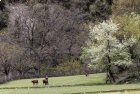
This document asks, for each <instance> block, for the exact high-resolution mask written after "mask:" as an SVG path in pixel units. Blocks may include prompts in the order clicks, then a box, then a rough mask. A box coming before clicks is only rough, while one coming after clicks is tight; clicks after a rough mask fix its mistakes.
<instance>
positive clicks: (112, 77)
mask: <svg viewBox="0 0 140 94" xmlns="http://www.w3.org/2000/svg"><path fill="white" fill-rule="evenodd" d="M107 60H108V65H107V79H109V80H110V81H111V82H113V83H114V82H116V80H115V77H114V74H113V72H112V70H111V59H110V57H109V56H107Z"/></svg>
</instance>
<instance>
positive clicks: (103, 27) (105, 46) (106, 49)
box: [82, 20, 136, 82]
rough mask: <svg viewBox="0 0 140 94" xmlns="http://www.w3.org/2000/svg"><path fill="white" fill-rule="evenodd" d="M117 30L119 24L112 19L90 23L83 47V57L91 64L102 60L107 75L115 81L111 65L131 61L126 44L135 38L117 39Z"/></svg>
mask: <svg viewBox="0 0 140 94" xmlns="http://www.w3.org/2000/svg"><path fill="white" fill-rule="evenodd" d="M117 31H119V25H117V24H115V23H113V21H112V20H108V21H104V22H102V23H100V24H98V25H95V26H91V25H90V33H89V39H88V40H87V41H86V46H85V47H83V54H82V58H83V59H90V60H91V62H92V64H99V63H100V62H104V64H105V66H106V70H107V77H108V79H109V80H110V81H111V82H115V77H114V75H113V70H112V69H111V66H112V65H117V66H119V65H129V64H131V63H132V60H131V56H130V53H129V51H128V46H132V45H133V43H135V41H136V40H135V38H133V37H132V38H129V39H128V38H127V39H126V38H125V36H123V39H118V38H116V36H115V33H116V32H117Z"/></svg>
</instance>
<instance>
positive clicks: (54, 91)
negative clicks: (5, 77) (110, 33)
mask: <svg viewBox="0 0 140 94" xmlns="http://www.w3.org/2000/svg"><path fill="white" fill-rule="evenodd" d="M36 79H38V80H39V84H38V85H36V86H33V85H32V83H31V81H32V80H33V79H24V80H16V81H10V82H7V83H5V84H1V85H0V94H39V93H40V94H84V93H85V94H140V92H139V91H134V92H133V91H132V92H117V93H102V91H114V90H115V91H116V90H126V89H140V85H139V84H120V85H115V84H114V85H105V84H104V79H105V74H103V73H101V74H94V75H93V74H91V75H89V76H88V77H85V76H84V75H77V76H66V77H52V78H49V85H48V86H43V84H42V80H43V78H36ZM95 92H100V93H95Z"/></svg>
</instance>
